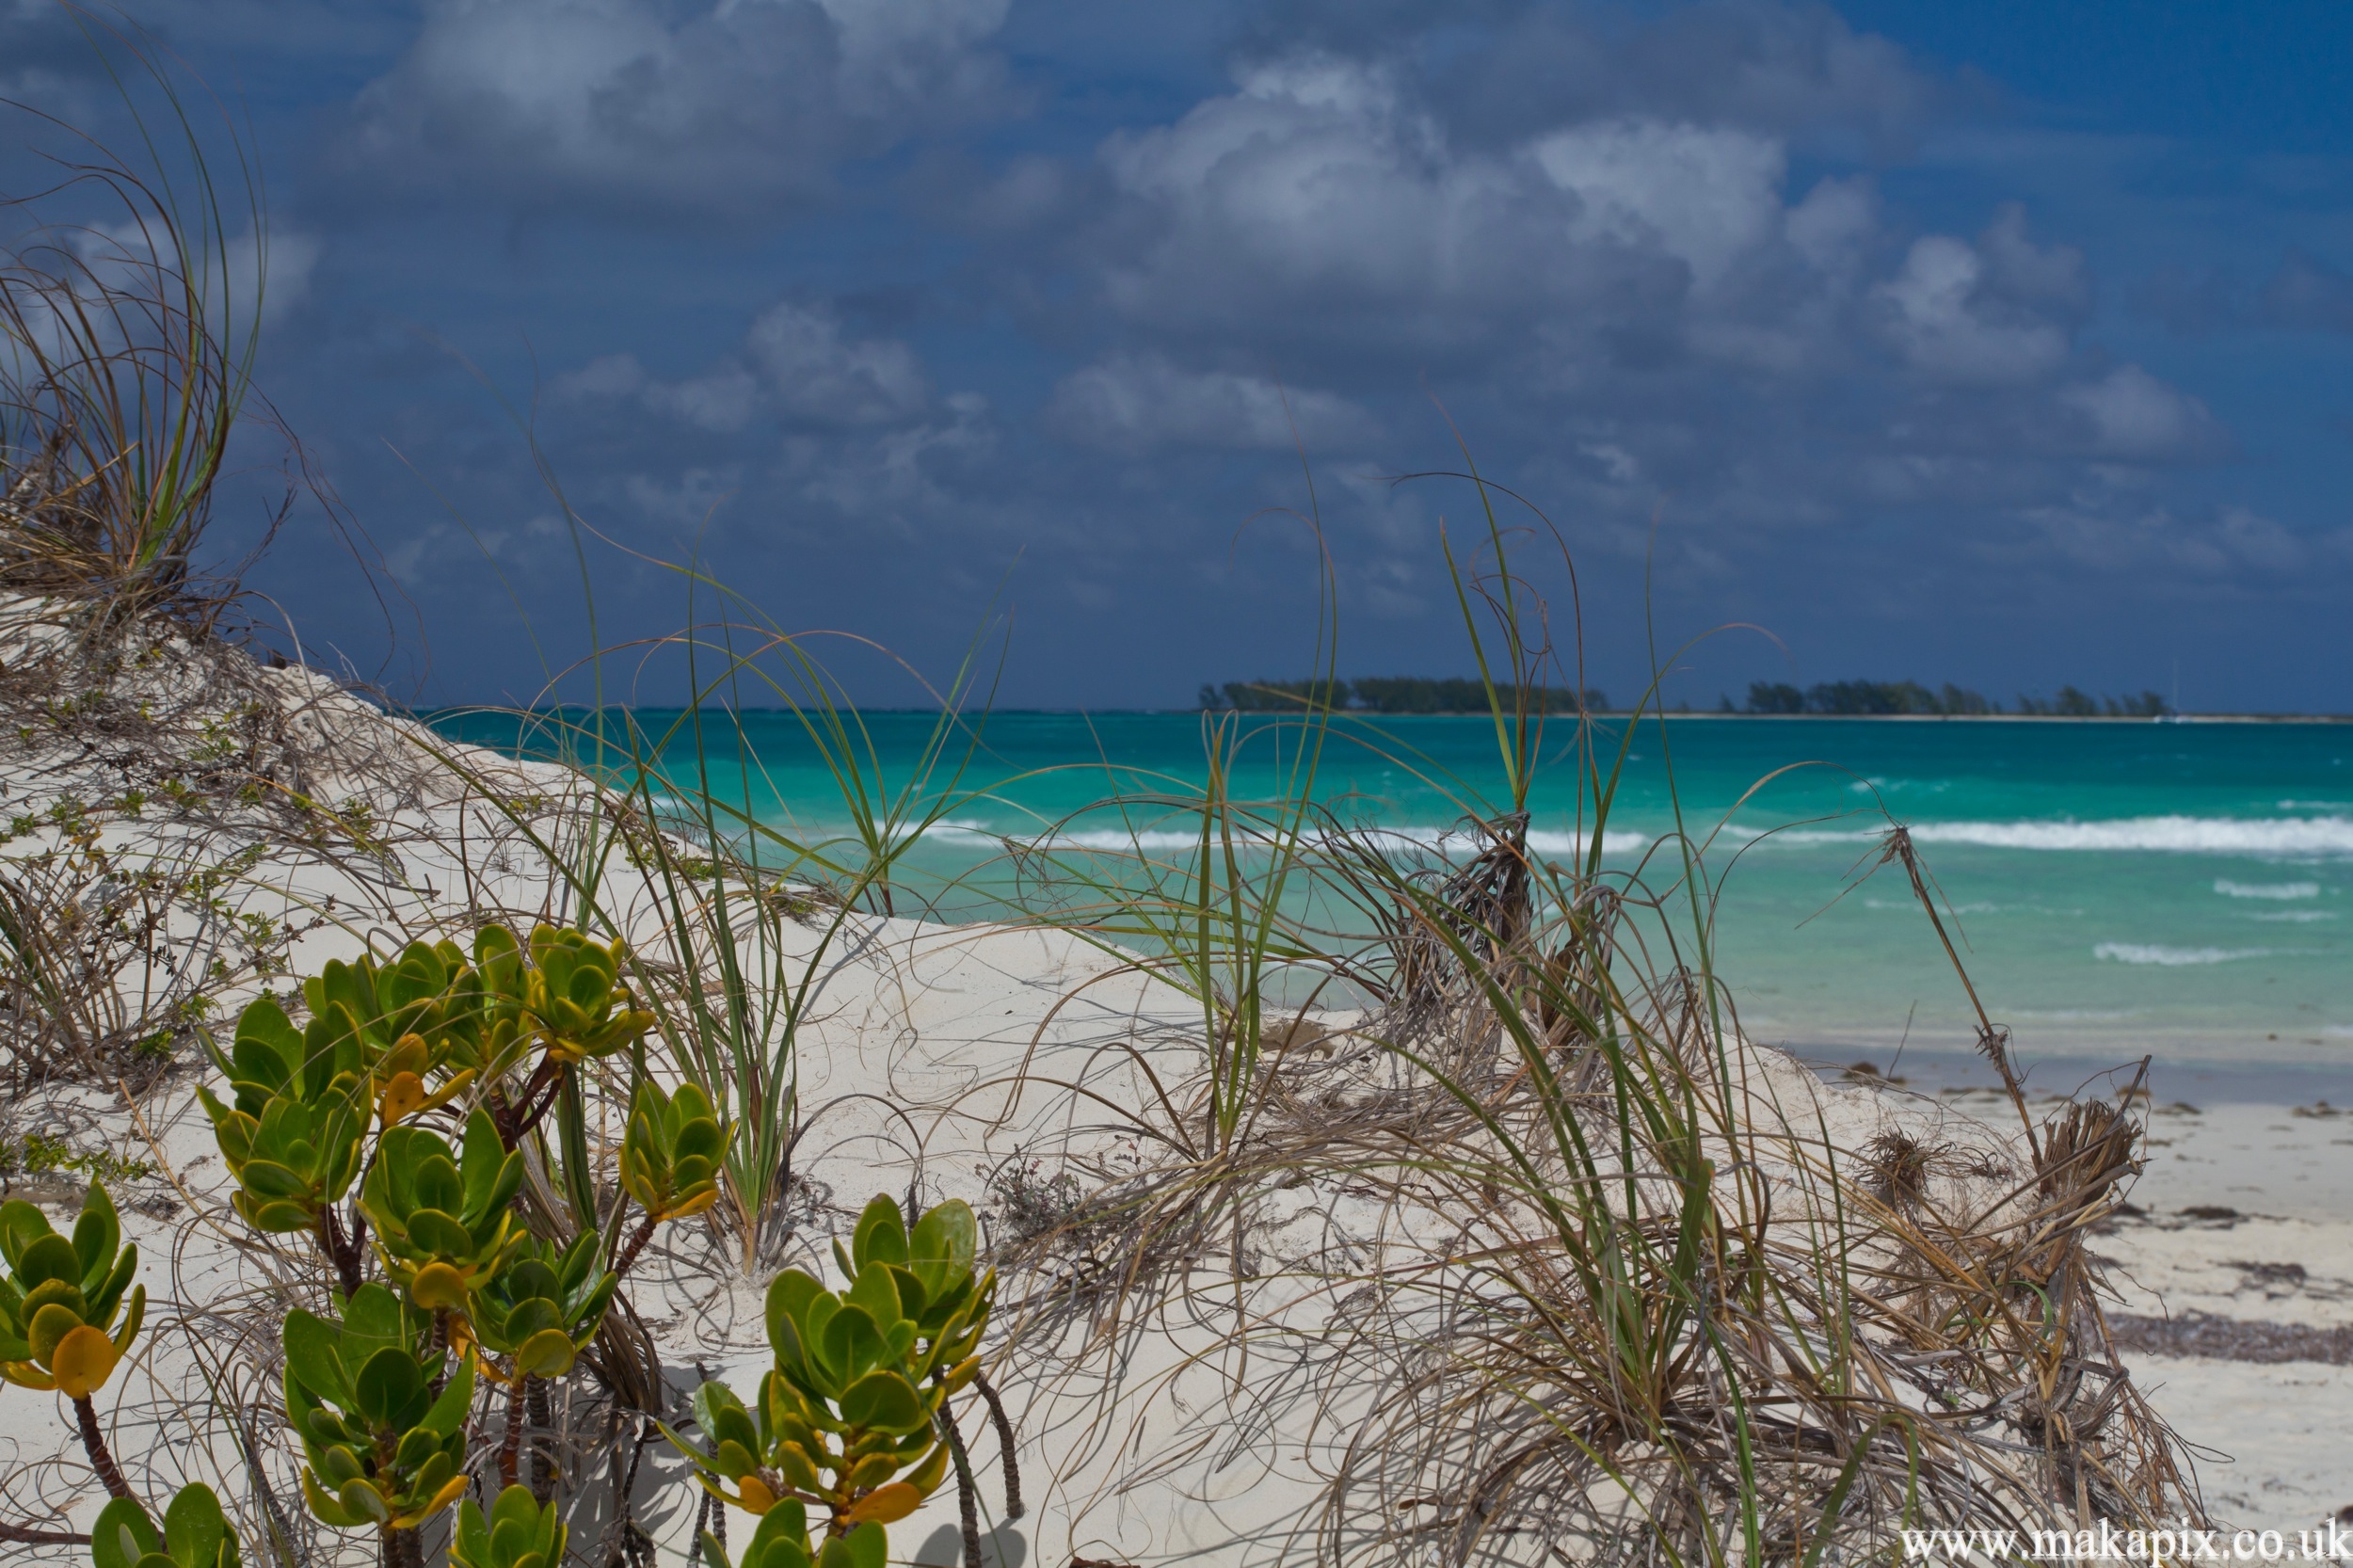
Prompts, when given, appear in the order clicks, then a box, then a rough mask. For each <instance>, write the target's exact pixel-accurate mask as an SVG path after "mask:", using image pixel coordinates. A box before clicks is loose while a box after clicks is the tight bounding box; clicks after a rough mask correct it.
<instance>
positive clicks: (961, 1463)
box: [939, 1400, 981, 1568]
mask: <svg viewBox="0 0 2353 1568" xmlns="http://www.w3.org/2000/svg"><path fill="white" fill-rule="evenodd" d="M939 1431H940V1435H942V1436H943V1437H945V1438H947V1439H948V1452H949V1454H950V1455H951V1456H952V1457H953V1458H954V1460H955V1462H956V1512H957V1513H958V1514H959V1515H960V1516H961V1517H962V1520H963V1524H964V1568H981V1516H980V1507H979V1502H978V1497H977V1494H978V1493H979V1491H980V1488H979V1487H978V1486H976V1485H974V1484H973V1481H972V1461H971V1460H970V1459H969V1458H968V1457H967V1456H966V1454H965V1451H964V1434H963V1433H962V1432H958V1431H957V1430H956V1418H955V1416H952V1415H951V1414H949V1410H948V1401H947V1400H941V1401H940V1403H939Z"/></svg>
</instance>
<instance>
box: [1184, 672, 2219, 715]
mask: <svg viewBox="0 0 2353 1568" xmlns="http://www.w3.org/2000/svg"><path fill="white" fill-rule="evenodd" d="M1497 695H1498V696H1501V697H1502V699H1503V700H1504V703H1505V705H1506V706H1508V707H1514V708H1516V707H1519V706H1520V705H1521V699H1522V696H1523V690H1522V688H1520V687H1516V686H1500V687H1498V688H1497ZM1524 695H1525V696H1526V699H1527V706H1529V707H1530V708H1533V709H1534V710H1536V711H1537V712H1546V713H1574V712H1578V711H1579V710H1580V709H1581V710H1583V711H1584V712H1593V713H1606V712H1612V710H1611V708H1610V706H1609V697H1608V696H1606V695H1605V694H1604V693H1603V692H1602V691H1601V689H1600V688H1599V687H1595V686H1588V687H1586V688H1585V689H1584V690H1583V691H1582V692H1581V693H1580V692H1579V691H1577V689H1575V688H1574V687H1563V686H1530V687H1528V688H1526V689H1525V694H1524ZM1198 700H1199V706H1200V707H1201V708H1203V709H1204V710H1207V711H1210V712H1243V713H1296V712H1302V711H1304V710H1306V709H1310V708H1316V709H1331V710H1334V711H1345V712H1369V713H1483V712H1486V711H1487V687H1486V685H1485V684H1484V683H1483V682H1481V681H1478V680H1467V679H1451V678H1450V679H1432V678H1429V677H1424V676H1383V677H1369V678H1367V679H1364V680H1228V681H1226V682H1225V684H1223V685H1208V684H1205V685H1203V686H1202V688H1201V694H1200V697H1199V699H1198ZM1678 711H1679V712H1692V710H1691V709H1690V707H1689V705H1688V704H1687V705H1685V706H1684V707H1682V708H1681V709H1679V710H1678ZM1714 711H1715V712H1718V713H1736V714H1740V713H1759V714H1789V713H1819V714H1832V715H1839V716H1845V717H1854V718H1876V717H1893V716H1899V715H1915V716H1942V717H1952V716H1988V717H1990V716H1992V715H1994V714H2017V715H2020V716H2022V717H2032V718H2077V719H2096V718H2115V719H2155V718H2164V717H2166V716H2167V715H2168V714H2170V713H2171V712H2173V705H2172V704H2171V703H2169V702H2168V701H2167V700H2166V699H2165V698H2164V697H2162V696H2158V695H2157V694H2156V693H2155V692H2139V693H2137V694H2128V695H2125V696H2092V695H2091V694H2090V693H2089V692H2085V691H2081V690H2079V689H2077V688H2076V687H2073V686H2061V687H2060V688H2059V689H2058V691H2057V694H2056V695H2055V696H2047V697H2038V696H2025V695H2023V694H2022V695H2021V696H2019V697H2018V700H2017V703H2016V705H2015V706H2013V707H2009V708H2005V707H2003V706H2002V704H2001V703H1999V702H1997V701H1995V700H1993V698H1991V697H1988V696H1983V695H1982V694H1980V693H1977V692H1973V691H1970V690H1968V689H1966V688H1964V687H1961V686H1956V685H1954V684H1953V683H1952V682H1950V681H1946V682H1945V684H1944V685H1943V686H1942V687H1940V688H1938V689H1936V690H1934V691H1931V690H1929V688H1928V687H1926V686H1923V685H1921V684H1920V683H1919V682H1918V681H1916V680H1824V681H1818V682H1817V683H1816V684H1814V685H1812V686H1807V687H1803V688H1800V687H1797V686H1793V685H1790V684H1788V683H1787V682H1785V681H1774V680H1758V681H1753V682H1752V683H1751V684H1750V686H1749V698H1748V703H1747V705H1746V706H1745V707H1736V706H1734V704H1733V700H1732V698H1731V697H1730V696H1722V697H1719V698H1718V699H1717V707H1716V709H1715V710H1714Z"/></svg>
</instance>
